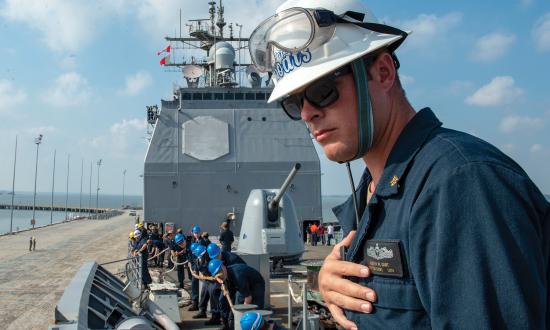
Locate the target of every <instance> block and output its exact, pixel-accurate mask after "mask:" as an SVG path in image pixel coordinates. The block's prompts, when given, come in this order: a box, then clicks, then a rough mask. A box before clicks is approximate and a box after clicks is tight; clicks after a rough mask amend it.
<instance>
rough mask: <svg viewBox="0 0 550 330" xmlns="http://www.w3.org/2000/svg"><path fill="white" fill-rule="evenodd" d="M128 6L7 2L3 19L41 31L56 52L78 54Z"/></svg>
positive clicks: (116, 2)
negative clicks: (109, 20) (106, 23)
mask: <svg viewBox="0 0 550 330" xmlns="http://www.w3.org/2000/svg"><path fill="white" fill-rule="evenodd" d="M125 3H126V1H124V0H96V1H88V0H48V1H43V0H6V2H5V5H4V6H3V7H2V8H1V9H0V16H3V17H4V18H5V19H7V20H11V21H14V22H20V23H24V24H26V25H28V26H29V27H30V28H31V29H33V30H36V31H38V32H39V33H40V35H41V37H42V39H43V41H44V43H45V44H46V45H47V46H48V47H49V48H50V49H52V50H55V51H59V52H63V51H77V50H79V49H81V48H82V47H83V46H85V45H87V44H88V43H89V42H90V41H91V40H92V39H93V38H94V37H95V35H96V33H97V32H98V30H101V28H100V27H101V26H102V25H104V23H105V22H108V18H109V17H111V16H113V15H115V14H122V13H124V8H125ZM128 4H130V2H128Z"/></svg>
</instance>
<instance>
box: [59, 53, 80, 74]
mask: <svg viewBox="0 0 550 330" xmlns="http://www.w3.org/2000/svg"><path fill="white" fill-rule="evenodd" d="M60 67H61V68H62V69H63V70H64V71H73V70H75V69H76V56H75V55H74V54H71V55H69V56H65V57H64V58H63V59H62V60H61V63H60Z"/></svg>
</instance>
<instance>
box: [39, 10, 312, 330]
mask: <svg viewBox="0 0 550 330" xmlns="http://www.w3.org/2000/svg"><path fill="white" fill-rule="evenodd" d="M208 4H209V5H210V8H209V13H210V18H209V19H198V20H191V21H190V22H189V24H187V26H188V27H189V36H188V37H181V36H179V37H167V38H166V40H167V41H168V42H169V43H170V46H169V48H168V49H170V51H169V52H170V54H169V56H166V57H164V58H163V61H162V62H163V64H164V65H165V68H167V70H168V71H177V72H181V74H182V75H183V78H184V81H185V86H177V87H175V88H174V91H173V98H172V99H170V100H162V101H161V104H160V108H159V107H158V106H148V107H147V121H148V123H149V125H150V126H149V128H150V129H151V133H150V141H149V146H148V149H147V153H146V156H145V161H144V172H143V183H144V190H143V196H144V201H143V206H144V210H143V222H144V223H145V224H146V225H147V224H158V225H159V228H161V231H163V230H166V229H168V228H182V229H184V231H188V230H190V229H191V227H192V226H193V225H200V226H201V228H202V230H203V231H208V232H210V233H212V234H213V235H216V234H217V233H218V230H219V226H220V224H221V223H222V222H223V221H224V220H226V219H227V216H228V214H233V215H235V221H231V224H232V229H233V231H234V232H235V233H236V234H237V235H239V234H240V239H239V244H238V245H239V246H238V249H237V251H236V253H237V254H239V255H240V256H241V257H242V258H243V259H244V260H245V261H246V262H247V263H248V264H249V265H250V266H251V267H253V268H255V269H257V270H258V271H259V272H260V273H261V274H262V277H263V278H264V280H265V282H266V293H265V294H266V302H267V304H268V305H269V301H270V293H271V291H270V285H271V284H270V277H271V276H270V272H271V271H272V270H273V269H272V268H273V267H272V266H275V265H276V264H277V263H278V262H280V261H282V260H285V261H291V260H292V261H296V260H299V259H300V258H301V256H302V253H303V252H304V244H303V239H304V237H305V235H302V231H305V227H307V225H308V224H309V223H311V222H313V221H321V219H322V217H321V209H322V208H321V180H320V179H321V172H320V162H319V158H318V155H317V153H316V150H315V148H314V146H313V142H312V139H311V137H310V134H309V132H308V130H307V128H306V127H305V125H304V124H303V123H302V122H297V121H292V120H290V119H289V118H288V117H286V115H285V114H284V112H283V111H282V109H279V105H278V104H267V103H266V102H267V100H268V98H269V95H270V93H271V91H272V87H271V86H270V85H269V81H270V77H269V76H267V77H262V76H261V75H260V74H258V73H257V72H256V71H255V70H254V69H253V67H252V66H251V64H249V63H244V64H243V63H242V62H241V60H240V59H241V56H240V53H241V51H243V50H247V48H248V39H247V38H240V37H238V38H234V37H233V25H232V24H229V27H228V28H229V35H228V36H225V35H224V27H225V25H226V23H225V20H224V17H223V12H224V9H223V5H222V1H221V0H220V1H219V5H218V6H216V5H217V4H216V2H214V1H210V2H209V3H208ZM237 26H239V27H240V25H237ZM239 35H240V33H239ZM236 50H237V52H238V53H239V55H238V56H236V53H237V52H236ZM198 51H202V52H206V56H205V57H204V58H200V57H199V56H196V54H197V52H198ZM179 53H183V54H184V55H183V56H181V55H180V54H179ZM191 54H192V55H191ZM237 58H238V62H236V59H237ZM178 61H179V62H178ZM243 76H245V77H246V81H247V83H245V84H243V83H242V80H243V79H242V77H243ZM298 170H299V171H298ZM289 171H290V174H289ZM278 188H280V189H278ZM139 258H141V257H131V256H129V258H127V259H126V258H125V259H121V260H115V261H110V262H106V263H104V264H101V265H100V264H97V263H96V262H93V261H92V262H88V263H86V264H84V265H83V266H82V267H81V269H80V270H79V271H78V273H77V274H76V275H75V276H74V278H73V280H72V281H71V283H70V285H69V286H68V287H67V288H66V289H65V292H64V294H63V296H62V297H61V299H60V300H59V302H58V304H57V306H56V308H55V315H54V324H52V325H50V327H49V329H52V330H69V329H71V330H72V329H87V328H88V329H90V328H91V329H173V330H176V329H180V328H184V327H185V328H189V327H188V323H185V324H184V323H182V322H183V320H182V318H181V315H182V314H181V313H180V307H181V306H179V303H180V302H179V301H178V289H177V287H176V285H175V284H174V283H171V282H170V281H169V280H168V281H166V282H165V281H164V278H165V273H164V271H163V270H161V271H160V272H159V273H158V274H159V277H158V282H157V281H155V283H153V284H151V285H150V286H149V287H145V286H143V285H142V284H141V283H142V281H141V273H140V267H141V261H140V259H139ZM152 258H153V257H152ZM270 258H271V259H272V261H273V263H272V264H270V261H269V259H270ZM119 262H125V266H124V270H123V271H122V272H120V273H118V274H112V273H110V272H109V271H107V270H106V269H105V268H104V265H109V264H113V263H119ZM279 264H280V265H282V263H279ZM174 268H175V267H174ZM174 268H173V269H172V270H174ZM172 270H169V271H167V272H166V273H168V272H170V271H172ZM121 274H122V279H121V278H119V276H117V275H121ZM304 288H305V286H304ZM304 292H305V291H304ZM180 294H181V295H182V296H183V293H180ZM181 299H183V298H182V297H181ZM303 303H304V306H306V305H307V300H306V299H305V296H304V299H303ZM238 306H241V307H242V308H245V309H243V310H239V309H238V308H237V307H238ZM250 306H252V305H236V306H234V307H232V310H233V313H234V314H235V329H239V328H240V324H239V322H238V318H239V317H240V315H242V312H243V311H244V310H246V308H249V307H250ZM259 312H265V313H266V314H265V315H269V314H270V313H271V311H259ZM291 314H292V313H290V315H289V317H291V316H292V315H291ZM304 315H307V313H306V314H304ZM187 322H188V321H187ZM290 323H291V322H290ZM316 328H317V327H311V329H316Z"/></svg>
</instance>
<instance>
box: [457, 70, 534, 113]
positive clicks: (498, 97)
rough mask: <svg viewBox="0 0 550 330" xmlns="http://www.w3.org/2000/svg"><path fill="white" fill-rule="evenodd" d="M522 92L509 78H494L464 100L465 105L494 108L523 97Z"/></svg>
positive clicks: (512, 79)
mask: <svg viewBox="0 0 550 330" xmlns="http://www.w3.org/2000/svg"><path fill="white" fill-rule="evenodd" d="M523 93H524V92H523V90H522V89H521V88H519V87H516V86H515V82H514V78H512V77H510V76H501V77H495V78H494V79H493V80H492V81H491V82H490V83H489V84H487V85H485V86H482V87H481V88H480V89H478V90H477V91H476V92H475V93H474V94H472V95H470V96H468V97H467V98H466V103H467V104H470V105H475V106H480V107H494V106H501V105H505V104H509V103H512V102H513V101H514V100H516V99H517V98H518V97H520V96H522V95H523Z"/></svg>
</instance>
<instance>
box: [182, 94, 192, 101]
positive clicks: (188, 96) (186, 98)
mask: <svg viewBox="0 0 550 330" xmlns="http://www.w3.org/2000/svg"><path fill="white" fill-rule="evenodd" d="M181 99H182V100H190V99H191V93H182V94H181Z"/></svg>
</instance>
